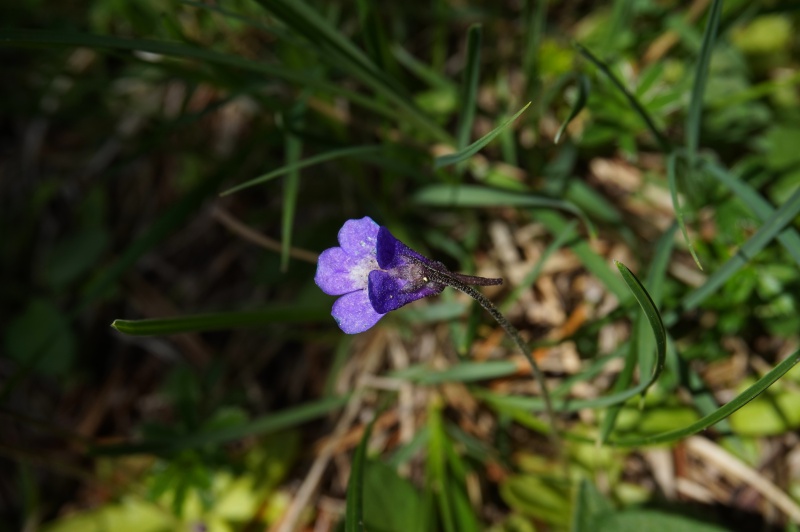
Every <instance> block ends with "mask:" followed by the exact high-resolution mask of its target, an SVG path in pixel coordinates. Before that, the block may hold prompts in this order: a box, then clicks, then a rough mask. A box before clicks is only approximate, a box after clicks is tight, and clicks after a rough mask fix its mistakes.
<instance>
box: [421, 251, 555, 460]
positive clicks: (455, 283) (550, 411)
mask: <svg viewBox="0 0 800 532" xmlns="http://www.w3.org/2000/svg"><path fill="white" fill-rule="evenodd" d="M416 262H417V263H418V264H422V265H423V266H424V267H425V269H426V270H428V275H427V276H428V278H429V279H430V280H431V281H434V282H437V283H441V284H444V285H447V286H450V287H452V288H455V289H456V290H459V291H461V292H464V293H465V294H467V295H468V296H469V297H471V298H472V299H474V300H475V301H477V302H478V303H479V304H480V305H481V306H482V307H483V308H484V309H485V310H486V312H488V313H489V314H490V315H491V316H492V318H494V320H495V321H496V322H497V323H498V324H499V325H500V327H502V328H503V330H504V331H505V332H506V334H508V335H509V336H510V337H511V339H512V340H514V343H515V344H517V347H518V348H519V350H520V351H521V352H522V355H523V356H524V357H525V359H526V360H527V361H528V364H530V366H531V371H532V372H533V376H534V378H535V379H536V382H537V383H539V387H540V388H541V390H542V399H543V400H544V404H545V408H546V409H547V417H548V418H549V421H550V438H551V440H552V443H553V445H554V446H555V449H556V451H557V452H558V453H561V451H562V449H563V448H562V446H561V433H560V431H559V430H558V422H557V420H556V413H555V409H554V408H553V402H552V400H551V399H550V392H549V391H548V390H547V383H546V382H545V379H544V374H543V373H542V370H541V369H539V364H537V363H536V359H534V358H533V356H532V355H531V352H530V349H529V348H528V346H527V345H526V344H525V340H523V339H522V336H520V334H519V331H518V330H517V328H516V327H514V326H513V325H511V323H510V322H509V321H508V320H507V319H506V317H505V316H504V315H503V314H502V313H501V312H500V311H499V310H498V309H497V307H496V306H495V305H494V303H492V302H491V301H489V299H488V298H487V297H486V296H484V295H483V294H481V293H480V292H478V291H477V290H475V289H474V288H472V287H471V286H468V285H466V284H464V283H463V282H462V281H461V280H460V279H459V277H457V276H455V275H453V274H450V272H442V271H439V270H437V269H434V268H432V267H430V265H428V264H425V263H423V262H421V261H416ZM456 275H458V274H456Z"/></svg>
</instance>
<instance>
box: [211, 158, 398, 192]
mask: <svg viewBox="0 0 800 532" xmlns="http://www.w3.org/2000/svg"><path fill="white" fill-rule="evenodd" d="M382 149H383V147H382V146H353V147H350V148H340V149H336V150H331V151H327V152H325V153H320V154H318V155H313V156H311V157H308V158H306V159H303V160H302V161H297V162H293V163H290V164H287V165H286V166H281V167H280V168H276V169H275V170H272V171H271V172H267V173H266V174H264V175H261V176H258V177H255V178H253V179H251V180H249V181H245V182H244V183H242V184H240V185H236V186H235V187H232V188H229V189H228V190H226V191H224V192H222V193H221V194H220V196H228V195H229V194H233V193H234V192H239V191H240V190H244V189H246V188H250V187H254V186H256V185H260V184H262V183H266V182H267V181H270V180H272V179H275V178H276V177H280V176H282V175H286V174H288V173H290V172H295V171H297V170H300V169H302V168H306V167H309V166H313V165H315V164H319V163H324V162H325V161H331V160H333V159H339V158H342V157H353V156H360V155H367V154H373V153H378V152H380V151H381V150H382Z"/></svg>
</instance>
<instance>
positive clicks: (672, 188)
mask: <svg viewBox="0 0 800 532" xmlns="http://www.w3.org/2000/svg"><path fill="white" fill-rule="evenodd" d="M677 165H678V154H677V152H674V151H673V152H672V153H670V154H669V155H668V156H667V183H668V184H669V193H670V195H671V196H672V207H673V209H674V210H675V218H676V220H677V221H678V226H679V227H680V228H681V234H682V235H683V239H684V240H685V241H686V246H687V247H688V248H689V253H691V254H692V258H693V259H694V263H695V264H697V267H698V268H700V269H701V270H702V269H703V265H702V264H700V259H699V258H698V257H697V252H696V251H695V249H694V245H693V244H692V241H691V239H690V238H689V233H688V232H687V231H686V223H685V222H684V220H683V207H681V204H680V201H679V198H678V177H677V173H678V170H677Z"/></svg>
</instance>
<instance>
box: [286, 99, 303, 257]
mask: <svg viewBox="0 0 800 532" xmlns="http://www.w3.org/2000/svg"><path fill="white" fill-rule="evenodd" d="M303 110H304V108H303V106H299V107H297V108H296V109H295V111H296V113H295V112H292V113H289V115H290V116H289V117H287V119H288V120H292V121H294V120H299V116H297V117H296V116H294V115H295V114H297V115H301V114H302V112H303ZM285 152H286V163H287V164H286V166H288V167H291V170H289V172H288V173H287V175H286V180H285V181H284V183H283V205H282V212H281V271H282V272H286V271H287V269H288V268H289V251H290V250H291V248H292V227H293V225H294V213H295V208H296V207H297V195H298V191H299V188H300V169H299V168H298V165H299V164H300V156H301V155H302V152H303V142H302V141H301V140H300V137H298V136H296V135H293V134H291V133H287V135H286V144H285Z"/></svg>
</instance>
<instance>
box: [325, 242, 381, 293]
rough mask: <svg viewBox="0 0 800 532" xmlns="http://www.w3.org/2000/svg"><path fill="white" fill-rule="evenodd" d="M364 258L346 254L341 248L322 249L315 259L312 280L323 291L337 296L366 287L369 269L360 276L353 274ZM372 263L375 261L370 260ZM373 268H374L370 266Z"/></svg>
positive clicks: (360, 266)
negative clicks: (315, 264)
mask: <svg viewBox="0 0 800 532" xmlns="http://www.w3.org/2000/svg"><path fill="white" fill-rule="evenodd" d="M363 261H364V259H362V258H360V257H354V256H352V255H348V254H347V253H346V252H345V251H344V250H343V249H342V248H330V249H326V250H325V251H323V252H322V253H321V254H320V256H319V260H318V261H317V273H316V275H314V282H315V283H317V286H319V287H320V288H321V289H322V291H323V292H325V293H326V294H328V295H331V296H339V295H342V294H347V293H349V292H355V291H356V290H363V289H364V288H366V287H367V275H369V271H367V272H365V273H363V274H362V275H361V276H360V277H359V276H355V275H353V273H354V272H357V271H358V270H359V269H360V268H361V269H363V268H362V266H363V265H362V264H361V263H362V262H363ZM371 262H372V263H374V262H375V261H374V260H372V261H371ZM371 269H374V268H371Z"/></svg>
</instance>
